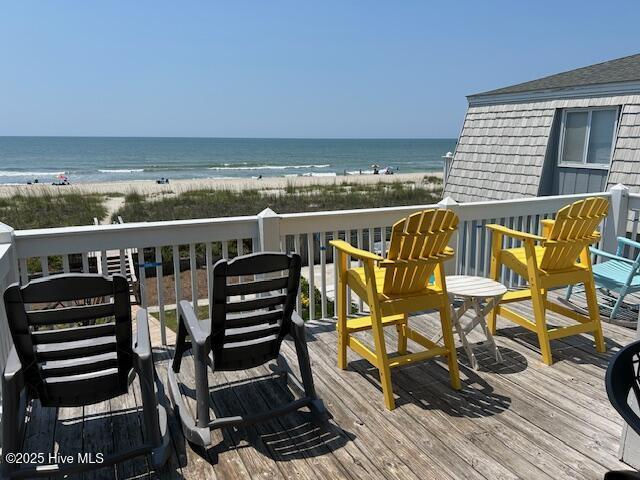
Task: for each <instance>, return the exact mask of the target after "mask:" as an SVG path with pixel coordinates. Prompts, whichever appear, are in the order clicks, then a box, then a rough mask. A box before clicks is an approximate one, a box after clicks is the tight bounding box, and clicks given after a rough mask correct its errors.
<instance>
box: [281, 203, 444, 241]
mask: <svg viewBox="0 0 640 480" xmlns="http://www.w3.org/2000/svg"><path fill="white" fill-rule="evenodd" d="M429 208H438V205H437V204H431V205H409V206H402V207H382V208H359V209H352V210H333V211H324V212H302V213H285V214H282V215H280V234H281V235H293V234H297V233H309V232H331V231H338V230H357V229H362V228H370V227H374V226H375V227H380V226H388V225H391V224H393V223H395V222H396V221H398V220H399V219H400V218H402V217H404V216H406V215H409V214H411V213H413V212H417V211H419V210H426V209H429Z"/></svg>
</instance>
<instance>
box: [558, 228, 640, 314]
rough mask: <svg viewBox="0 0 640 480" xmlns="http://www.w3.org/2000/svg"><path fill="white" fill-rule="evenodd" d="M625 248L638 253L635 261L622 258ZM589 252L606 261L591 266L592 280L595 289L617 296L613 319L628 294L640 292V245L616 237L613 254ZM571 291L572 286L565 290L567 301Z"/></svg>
mask: <svg viewBox="0 0 640 480" xmlns="http://www.w3.org/2000/svg"><path fill="white" fill-rule="evenodd" d="M625 246H629V247H631V248H635V249H636V252H638V253H637V256H636V258H635V260H631V259H629V258H626V257H623V256H622V254H623V250H624V247H625ZM590 250H591V253H592V254H594V255H596V256H598V257H602V258H607V259H608V260H605V261H604V262H601V263H596V264H594V265H593V278H594V280H595V282H596V287H597V288H606V289H607V290H610V291H612V292H615V293H617V294H618V300H616V303H615V305H614V306H613V310H612V311H611V318H614V317H615V316H616V314H617V313H618V309H619V308H620V305H622V301H623V300H624V297H625V296H626V295H627V294H628V293H633V292H637V291H639V290H640V271H639V270H640V243H638V242H634V241H633V240H629V239H628V238H625V237H618V248H617V249H616V253H615V254H614V253H609V252H605V251H604V250H600V249H598V248H593V247H591V248H590ZM572 290H573V286H570V287H569V288H568V289H567V295H566V299H567V300H569V298H570V297H571V293H572Z"/></svg>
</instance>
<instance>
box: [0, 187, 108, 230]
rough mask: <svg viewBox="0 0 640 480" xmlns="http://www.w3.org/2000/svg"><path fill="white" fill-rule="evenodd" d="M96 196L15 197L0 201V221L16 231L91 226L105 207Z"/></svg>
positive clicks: (105, 213) (52, 193) (76, 193)
mask: <svg viewBox="0 0 640 480" xmlns="http://www.w3.org/2000/svg"><path fill="white" fill-rule="evenodd" d="M103 200H104V197H103V196H102V195H98V194H87V193H79V192H74V191H68V192H64V193H54V192H44V193H38V194H35V193H34V194H29V193H26V194H18V195H14V196H12V197H8V198H0V222H2V223H6V224H7V225H11V226H12V227H13V228H15V229H17V230H23V229H29V228H50V227H70V226H74V225H91V224H92V223H93V219H94V218H99V219H100V218H104V217H105V216H106V215H107V213H108V212H107V208H106V207H105V205H104V204H103Z"/></svg>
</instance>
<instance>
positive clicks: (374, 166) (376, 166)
mask: <svg viewBox="0 0 640 480" xmlns="http://www.w3.org/2000/svg"><path fill="white" fill-rule="evenodd" d="M371 168H380V165H378V164H377V163H374V164H373V165H371Z"/></svg>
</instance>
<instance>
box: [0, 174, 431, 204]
mask: <svg viewBox="0 0 640 480" xmlns="http://www.w3.org/2000/svg"><path fill="white" fill-rule="evenodd" d="M425 176H433V177H438V178H442V173H441V172H424V173H397V174H394V175H348V176H336V177H264V178H262V179H260V180H258V179H255V178H234V179H226V178H225V179H216V178H207V179H193V180H171V183H169V184H168V185H158V184H157V183H155V182H154V181H131V182H106V183H78V184H71V185H68V186H55V185H47V184H43V183H40V184H35V185H0V197H5V198H6V197H12V196H14V195H16V194H25V195H33V194H36V195H37V194H42V193H65V192H70V191H73V192H74V193H98V194H105V195H106V194H110V193H111V194H123V195H126V194H127V193H132V192H138V193H140V194H143V195H148V196H151V197H153V196H155V195H171V194H179V193H181V192H185V191H189V190H200V189H226V190H282V189H284V188H286V187H288V186H293V187H306V186H313V185H318V186H321V185H341V184H345V183H357V184H374V183H382V182H384V183H389V182H402V183H409V182H413V183H416V184H421V183H423V179H424V177H425ZM71 180H72V181H73V179H71ZM425 186H427V185H425Z"/></svg>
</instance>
